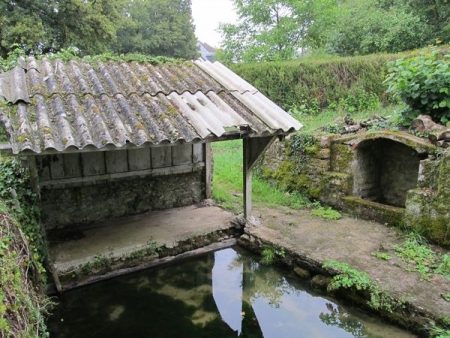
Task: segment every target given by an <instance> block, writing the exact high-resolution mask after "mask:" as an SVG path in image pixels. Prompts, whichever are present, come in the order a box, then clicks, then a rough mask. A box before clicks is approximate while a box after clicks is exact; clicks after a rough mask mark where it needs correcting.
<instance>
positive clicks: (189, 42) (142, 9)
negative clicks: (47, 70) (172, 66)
mask: <svg viewBox="0 0 450 338" xmlns="http://www.w3.org/2000/svg"><path fill="white" fill-rule="evenodd" d="M0 39H1V42H0V53H1V54H0V56H1V57H3V58H6V57H7V55H8V53H9V52H10V50H11V46H12V45H13V44H16V45H19V46H20V47H21V48H22V49H23V50H24V51H25V52H26V53H27V54H30V53H33V54H41V53H48V52H58V51H60V50H61V49H65V48H69V47H74V48H75V49H77V50H78V51H79V53H80V54H81V55H88V54H91V55H93V54H100V53H104V52H111V51H113V52H117V53H135V52H139V53H145V54H151V55H162V56H172V57H179V58H193V57H196V50H197V48H196V45H195V44H196V39H195V34H194V25H193V21H192V15H191V2H190V0H15V1H2V2H1V3H0Z"/></svg>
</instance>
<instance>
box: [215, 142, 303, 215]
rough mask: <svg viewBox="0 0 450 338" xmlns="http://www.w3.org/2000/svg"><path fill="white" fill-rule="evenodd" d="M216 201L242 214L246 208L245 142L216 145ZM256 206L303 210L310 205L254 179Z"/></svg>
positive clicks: (254, 177) (267, 183)
mask: <svg viewBox="0 0 450 338" xmlns="http://www.w3.org/2000/svg"><path fill="white" fill-rule="evenodd" d="M213 152H214V180H213V198H214V199H215V200H216V201H218V202H219V203H220V204H221V205H222V206H223V207H224V208H226V209H229V210H231V211H233V212H234V213H241V212H242V208H243V195H242V189H243V178H242V175H243V173H242V171H243V168H242V156H243V155H242V141H240V140H234V141H224V142H218V143H214V144H213ZM252 185H253V202H255V203H256V204H258V203H261V204H264V205H266V206H277V205H282V206H287V207H290V208H293V209H300V208H303V207H305V206H308V205H310V202H309V200H308V198H306V197H304V196H302V195H300V194H299V193H297V192H291V193H287V192H284V191H283V190H281V189H279V188H277V187H276V186H275V185H273V184H271V183H269V182H267V181H266V180H263V179H261V178H259V177H257V176H256V175H253V181H252Z"/></svg>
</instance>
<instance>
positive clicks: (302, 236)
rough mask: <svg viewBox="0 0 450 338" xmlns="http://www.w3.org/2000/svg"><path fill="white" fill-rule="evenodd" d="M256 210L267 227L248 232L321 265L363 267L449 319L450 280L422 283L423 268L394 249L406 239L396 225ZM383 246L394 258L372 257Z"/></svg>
mask: <svg viewBox="0 0 450 338" xmlns="http://www.w3.org/2000/svg"><path fill="white" fill-rule="evenodd" d="M253 214H254V215H255V216H256V217H258V218H259V220H260V221H261V222H262V226H258V227H247V228H246V232H247V233H248V234H251V235H253V236H255V237H259V238H260V239H262V240H263V241H264V242H269V243H273V244H274V245H280V246H283V247H285V248H286V249H288V250H290V251H293V252H295V253H297V254H298V255H299V256H300V257H304V258H305V259H306V260H308V261H313V262H315V263H316V265H318V266H321V265H322V264H323V263H324V262H325V261H327V260H334V261H339V262H346V263H348V264H349V265H350V266H351V267H353V268H355V269H357V270H358V271H365V272H367V273H368V274H369V276H370V277H371V278H372V280H374V281H377V282H378V283H379V285H380V286H381V288H382V289H383V290H386V291H389V292H390V293H391V294H393V295H395V296H396V297H397V298H398V299H401V300H404V301H406V302H408V303H410V304H411V305H413V307H415V308H416V309H419V310H421V312H423V313H429V314H432V316H431V317H434V318H437V317H441V318H442V317H450V302H447V301H445V300H444V298H443V297H442V295H445V294H447V293H450V281H448V280H447V279H445V278H444V277H443V276H441V275H433V276H432V277H431V279H430V280H429V281H421V280H420V274H419V273H418V272H409V271H407V270H406V267H407V263H405V262H403V261H401V260H400V259H399V258H398V257H397V256H396V255H395V253H394V250H393V248H394V246H395V245H396V244H401V243H402V242H404V241H405V237H404V235H402V233H401V232H400V231H398V230H397V229H393V228H388V227H386V226H384V225H382V224H379V223H375V222H369V221H364V220H360V219H355V218H350V217H343V218H342V219H340V220H324V219H321V218H319V217H315V216H311V215H310V211H308V210H292V209H289V208H285V207H276V208H273V207H271V208H268V207H261V206H260V207H255V208H254V212H253ZM380 247H381V248H383V249H387V250H388V251H387V253H389V254H390V255H391V259H390V260H388V261H386V260H381V259H378V258H376V257H374V256H373V255H372V252H375V251H378V250H379V249H380ZM436 249H438V250H441V249H440V248H436Z"/></svg>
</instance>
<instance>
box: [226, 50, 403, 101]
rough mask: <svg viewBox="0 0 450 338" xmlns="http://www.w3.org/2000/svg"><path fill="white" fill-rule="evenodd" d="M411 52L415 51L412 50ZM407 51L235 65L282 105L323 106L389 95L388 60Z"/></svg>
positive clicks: (241, 74) (249, 79)
mask: <svg viewBox="0 0 450 338" xmlns="http://www.w3.org/2000/svg"><path fill="white" fill-rule="evenodd" d="M410 54H411V53H410ZM404 55H405V54H376V55H368V56H358V57H346V58H332V59H315V60H314V59H312V58H307V59H303V60H296V61H284V62H266V63H255V64H236V65H233V66H232V67H231V68H232V69H233V71H235V72H236V73H237V74H238V75H240V76H241V77H242V78H244V79H245V80H247V81H248V82H250V83H251V84H253V85H254V86H255V87H256V88H258V89H259V90H260V91H261V92H262V93H264V94H265V95H266V96H268V97H269V98H270V99H271V100H273V101H274V102H276V103H277V104H278V105H280V106H281V107H283V108H284V109H286V110H288V109H290V108H292V107H298V106H300V105H306V106H311V105H313V106H314V105H315V106H318V107H319V108H321V109H324V108H327V107H328V106H330V105H331V106H333V105H334V106H337V105H338V104H339V103H340V102H342V100H348V99H349V98H350V99H356V100H358V99H359V98H362V99H366V98H367V96H368V95H373V96H375V97H378V99H379V101H380V102H381V103H382V104H387V103H388V101H389V98H388V96H387V94H386V86H385V85H384V84H383V81H384V79H385V78H386V74H387V65H386V64H387V62H388V61H391V60H395V59H398V58H399V57H401V56H404Z"/></svg>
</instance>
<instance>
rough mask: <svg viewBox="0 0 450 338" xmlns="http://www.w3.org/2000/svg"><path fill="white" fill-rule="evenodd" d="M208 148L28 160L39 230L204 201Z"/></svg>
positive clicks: (209, 163)
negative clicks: (36, 197)
mask: <svg viewBox="0 0 450 338" xmlns="http://www.w3.org/2000/svg"><path fill="white" fill-rule="evenodd" d="M209 147H210V145H209V144H195V145H192V144H184V145H177V146H163V147H156V148H138V149H124V150H112V151H96V152H75V153H64V154H54V155H38V156H32V157H29V158H28V165H29V167H30V173H31V177H32V181H33V185H34V187H35V189H36V190H38V191H39V194H40V197H41V198H40V207H41V209H42V221H43V223H44V226H45V228H46V229H54V228H67V227H73V226H76V227H79V226H83V225H86V224H88V223H92V222H95V221H100V220H103V219H107V218H111V217H120V216H125V215H133V214H138V213H142V212H146V211H150V210H160V209H168V208H174V207H181V206H187V205H192V204H195V203H197V202H200V201H202V200H203V199H205V198H209V197H210V196H208V194H209V193H210V192H209V191H210V186H211V177H212V175H211V172H212V160H211V156H210V151H209V149H208V148H209ZM207 173H208V174H207ZM208 180H209V182H208Z"/></svg>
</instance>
